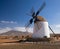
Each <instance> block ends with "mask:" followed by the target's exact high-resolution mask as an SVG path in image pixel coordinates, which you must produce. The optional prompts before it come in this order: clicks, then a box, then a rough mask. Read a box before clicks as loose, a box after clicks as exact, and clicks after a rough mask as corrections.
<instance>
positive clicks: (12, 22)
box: [0, 21, 17, 24]
mask: <svg viewBox="0 0 60 49" xmlns="http://www.w3.org/2000/svg"><path fill="white" fill-rule="evenodd" d="M0 23H11V24H14V23H17V22H15V21H0Z"/></svg>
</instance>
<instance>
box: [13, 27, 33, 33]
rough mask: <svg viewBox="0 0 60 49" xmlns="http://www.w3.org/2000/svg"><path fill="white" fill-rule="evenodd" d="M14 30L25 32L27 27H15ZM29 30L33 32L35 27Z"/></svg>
mask: <svg viewBox="0 0 60 49" xmlns="http://www.w3.org/2000/svg"><path fill="white" fill-rule="evenodd" d="M14 30H17V31H23V32H25V31H26V29H25V27H14ZM27 31H28V32H31V33H32V32H33V28H29V29H28V30H27Z"/></svg>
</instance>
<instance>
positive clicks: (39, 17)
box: [37, 16, 46, 21]
mask: <svg viewBox="0 0 60 49" xmlns="http://www.w3.org/2000/svg"><path fill="white" fill-rule="evenodd" d="M37 19H39V20H40V21H46V19H44V18H43V17H42V16H37Z"/></svg>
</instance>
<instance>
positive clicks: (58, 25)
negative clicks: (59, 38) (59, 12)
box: [50, 24, 60, 34]
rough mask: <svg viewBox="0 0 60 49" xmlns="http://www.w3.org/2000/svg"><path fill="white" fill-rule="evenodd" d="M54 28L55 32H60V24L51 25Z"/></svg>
mask: <svg viewBox="0 0 60 49" xmlns="http://www.w3.org/2000/svg"><path fill="white" fill-rule="evenodd" d="M50 26H51V28H52V30H53V31H54V32H55V33H59V34H60V24H56V25H55V24H54V25H50Z"/></svg>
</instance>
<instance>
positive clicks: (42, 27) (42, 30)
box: [25, 2, 54, 38]
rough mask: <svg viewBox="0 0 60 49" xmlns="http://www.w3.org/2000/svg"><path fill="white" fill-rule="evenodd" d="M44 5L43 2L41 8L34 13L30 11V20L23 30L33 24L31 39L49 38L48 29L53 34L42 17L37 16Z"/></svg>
mask: <svg viewBox="0 0 60 49" xmlns="http://www.w3.org/2000/svg"><path fill="white" fill-rule="evenodd" d="M45 5H46V4H45V2H43V4H42V6H41V7H40V8H39V9H38V11H37V12H36V13H35V11H34V10H32V12H31V13H32V14H31V16H32V18H31V19H30V20H29V22H28V23H27V24H26V25H25V28H28V27H30V25H31V24H32V23H34V29H33V34H32V38H44V37H47V38H50V32H49V29H50V30H51V31H52V32H53V30H52V29H51V27H50V26H48V22H47V21H46V19H45V18H43V17H42V16H38V14H39V13H40V12H41V11H42V10H43V8H44V7H45ZM53 33H54V32H53Z"/></svg>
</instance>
